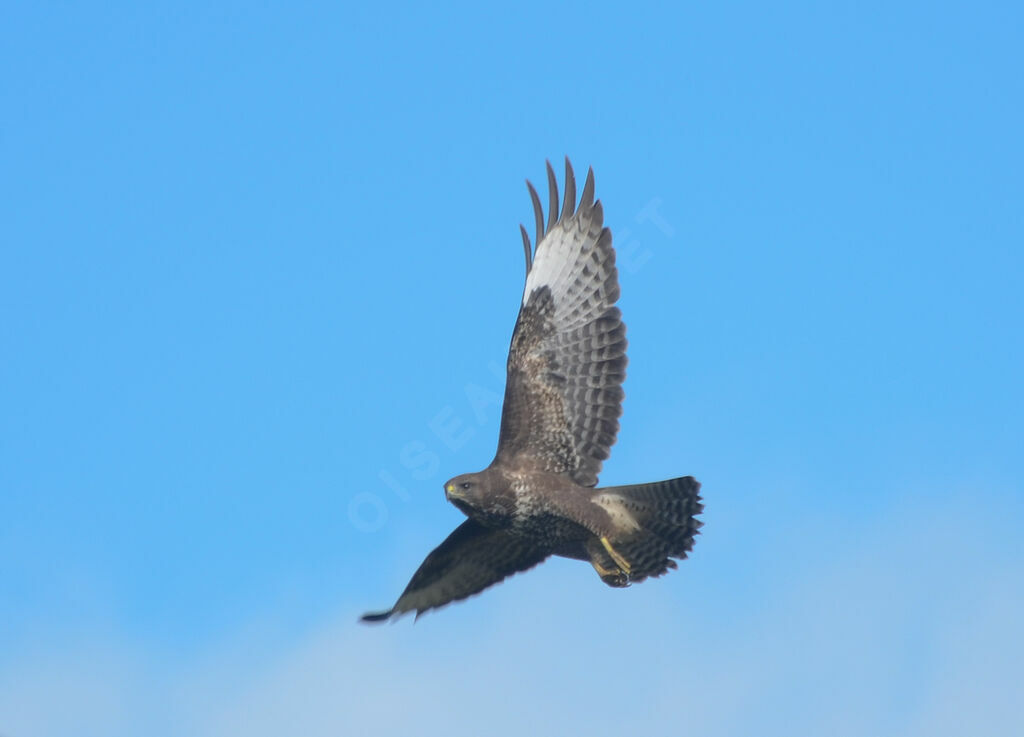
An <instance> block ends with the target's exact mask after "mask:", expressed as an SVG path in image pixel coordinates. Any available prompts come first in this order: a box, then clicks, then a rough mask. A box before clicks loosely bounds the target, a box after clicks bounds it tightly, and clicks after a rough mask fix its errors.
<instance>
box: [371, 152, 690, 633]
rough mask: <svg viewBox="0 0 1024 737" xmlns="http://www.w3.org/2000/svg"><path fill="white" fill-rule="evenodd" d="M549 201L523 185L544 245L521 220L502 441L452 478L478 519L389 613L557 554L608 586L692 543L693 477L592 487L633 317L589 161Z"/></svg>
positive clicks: (460, 594) (451, 539)
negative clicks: (522, 262) (522, 268)
mask: <svg viewBox="0 0 1024 737" xmlns="http://www.w3.org/2000/svg"><path fill="white" fill-rule="evenodd" d="M547 177H548V193H549V207H548V217H547V221H546V223H545V218H544V212H543V209H542V207H541V204H540V197H539V196H538V194H537V191H536V190H535V189H534V188H533V185H532V184H530V183H529V182H527V183H526V184H527V188H528V189H529V192H530V199H531V201H532V202H533V209H534V215H535V219H536V229H537V237H536V243H537V247H536V251H534V250H533V249H532V248H531V245H530V238H529V236H528V235H527V232H526V229H525V228H523V227H522V226H520V229H521V231H522V237H523V247H524V250H525V255H526V270H527V275H526V286H525V288H524V290H523V302H522V305H521V307H520V310H519V318H518V320H517V321H516V327H515V331H514V332H513V334H512V345H511V346H510V348H509V355H508V377H507V381H506V385H505V404H504V407H503V409H502V416H501V431H500V434H499V437H498V452H497V454H496V455H495V457H494V460H493V461H492V462H491V465H490V466H489V467H488V468H486V469H485V470H483V471H480V472H479V473H471V474H464V475H462V476H456V477H455V478H453V479H451V480H450V481H448V482H447V483H446V484H445V495H446V496H447V498H448V500H449V501H451V502H452V503H453V504H454V505H455V506H456V507H458V508H459V509H460V510H461V511H462V512H463V513H465V514H466V516H467V517H468V518H469V519H467V520H466V521H465V522H463V523H462V524H461V525H460V526H459V527H458V528H457V529H456V530H455V531H454V532H453V533H452V534H451V535H449V536H448V538H447V539H446V540H445V541H444V542H443V543H441V545H440V546H438V547H437V548H436V549H435V550H434V551H433V552H432V553H430V555H428V556H427V558H426V560H424V561H423V563H422V565H420V567H419V569H418V570H417V571H416V573H415V574H414V575H413V577H412V580H411V581H410V582H409V585H408V586H407V587H406V589H405V591H404V592H403V593H402V595H401V596H400V597H399V599H398V601H397V602H396V603H395V606H394V607H392V608H391V609H389V610H387V611H384V612H380V613H376V614H367V615H365V616H364V617H363V620H364V621H381V620H385V619H389V618H391V617H393V616H397V615H400V614H403V613H405V612H409V611H413V610H415V611H416V615H417V617H418V616H419V615H420V614H422V613H423V612H425V611H427V610H428V609H434V608H436V607H440V606H444V605H445V604H447V603H449V602H452V601H457V600H459V599H464V598H466V597H467V596H471V595H472V594H475V593H478V592H480V591H482V590H483V589H485V588H487V587H488V586H491V585H493V584H495V583H498V582H499V581H501V580H503V579H504V578H506V577H507V576H509V575H511V574H513V573H516V572H518V571H525V570H527V569H528V568H532V567H533V566H535V565H537V564H538V563H540V562H541V561H543V560H544V559H545V558H547V557H548V556H549V555H561V556H564V557H567V558H576V559H579V560H585V561H588V562H590V563H591V565H593V567H594V569H595V570H596V571H597V573H598V575H599V576H600V577H601V580H602V581H604V582H605V583H607V584H608V585H610V586H628V585H629V584H630V583H635V582H639V581H642V580H644V579H645V578H647V577H648V576H659V575H661V574H662V573H664V572H665V571H667V570H669V569H670V568H675V567H676V563H675V561H674V560H673V559H682V558H685V557H686V554H687V553H688V552H689V551H690V550H691V548H692V547H693V541H694V536H695V535H696V534H697V530H698V528H699V527H700V526H701V523H700V522H698V521H697V519H696V515H698V514H699V513H700V512H701V511H702V509H703V506H702V504H701V499H700V496H699V491H700V484H699V483H698V482H697V481H696V480H694V479H693V477H691V476H686V477H683V478H677V479H671V480H669V481H660V482H655V483H651V484H640V485H635V486H616V487H606V488H601V489H598V488H594V487H595V486H596V485H597V478H598V474H599V473H600V471H601V464H602V463H603V462H604V461H605V460H606V459H607V458H608V455H609V452H610V449H611V446H612V444H613V443H614V442H615V437H616V434H617V433H618V431H619V416H620V415H621V414H622V397H623V391H622V382H623V380H624V379H625V377H626V326H625V325H624V324H623V322H622V316H621V313H620V312H619V309H618V308H617V307H615V302H616V300H618V298H619V282H618V271H617V270H616V268H615V251H614V250H613V248H612V237H611V231H610V230H608V228H605V227H603V221H604V213H603V210H602V207H601V203H600V201H595V200H594V172H593V170H590V171H588V172H587V179H586V182H585V184H584V185H583V193H582V196H581V198H580V202H579V206H578V207H577V205H576V180H575V177H574V175H573V171H572V167H571V166H570V164H569V160H568V159H566V161H565V197H564V200H563V203H562V207H561V212H559V205H558V185H557V183H556V181H555V173H554V170H552V168H551V164H550V163H549V164H548V165H547Z"/></svg>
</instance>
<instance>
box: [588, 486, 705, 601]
mask: <svg viewBox="0 0 1024 737" xmlns="http://www.w3.org/2000/svg"><path fill="white" fill-rule="evenodd" d="M594 500H595V501H597V502H598V503H600V504H601V505H602V506H603V507H605V508H606V509H608V510H609V512H610V513H611V514H612V517H613V519H615V518H617V519H619V520H621V521H623V523H622V527H623V529H624V534H623V535H622V536H621V537H620V538H619V539H616V540H615V548H616V549H617V550H618V551H619V553H621V554H622V556H623V557H624V558H626V560H628V561H629V563H630V573H629V581H630V582H639V581H642V580H644V579H645V578H647V577H648V576H660V575H661V574H663V573H665V572H666V571H668V570H669V569H672V568H675V567H676V563H675V561H674V560H672V559H673V558H677V559H679V560H682V559H684V558H686V555H687V553H689V552H690V550H692V549H693V543H694V537H695V536H696V535H697V534H698V532H699V530H700V527H701V526H702V523H701V522H700V521H699V520H698V519H697V515H699V514H700V513H701V512H702V511H703V510H704V505H703V504H702V503H701V498H700V482H698V481H697V480H696V479H695V478H693V477H692V476H684V477H682V478H677V479H669V480H667V481H657V482H654V483H651V484H635V485H631V486H612V487H607V488H603V489H598V490H597V493H596V495H595V497H594Z"/></svg>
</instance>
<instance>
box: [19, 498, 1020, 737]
mask: <svg viewBox="0 0 1024 737" xmlns="http://www.w3.org/2000/svg"><path fill="white" fill-rule="evenodd" d="M959 501H961V502H962V501H964V500H959ZM965 508H966V505H964V504H959V503H958V504H955V505H954V504H952V503H950V504H949V505H948V506H944V507H942V508H940V509H937V510H934V511H933V512H931V514H930V516H928V517H927V518H923V517H921V516H920V509H919V508H915V509H908V510H907V511H906V513H905V514H902V515H890V516H889V518H888V521H887V522H883V523H881V524H875V525H869V524H865V528H864V534H863V536H862V537H861V538H860V539H859V540H858V545H857V547H856V549H851V550H849V551H848V552H847V553H845V554H839V555H837V556H836V557H835V558H833V559H831V560H823V561H821V563H820V565H817V566H810V567H807V568H801V569H800V570H801V571H803V572H804V573H803V574H802V575H801V576H800V577H799V578H797V579H795V580H787V579H786V577H785V576H784V575H783V576H777V577H776V578H777V580H775V581H774V582H773V587H772V595H771V596H770V597H768V598H767V600H766V603H765V605H764V606H763V607H761V608H759V609H757V610H747V611H743V610H742V607H743V606H747V604H746V602H744V600H743V598H742V597H737V598H736V600H735V602H733V604H734V607H735V609H736V610H737V611H734V612H733V616H730V617H728V618H726V619H716V616H715V615H713V614H711V613H710V611H711V610H710V609H709V608H707V607H705V606H704V603H705V602H704V600H703V599H702V596H703V595H705V594H706V592H703V591H702V590H701V589H700V586H699V581H698V579H697V578H696V577H692V576H691V577H687V575H686V573H684V571H685V567H684V569H683V570H681V571H680V572H677V573H675V574H673V575H672V576H670V577H669V578H668V579H664V580H662V581H657V582H652V583H646V584H644V585H642V586H638V587H634V588H632V589H630V590H629V591H626V592H623V591H614V590H611V589H607V588H604V587H601V586H599V585H595V584H596V583H597V582H596V579H593V577H592V576H591V575H580V574H582V573H583V571H584V567H583V566H578V565H574V564H573V563H572V562H557V561H556V562H554V563H553V564H547V565H546V566H544V567H542V568H541V569H538V570H537V571H536V572H533V573H531V574H529V575H528V576H523V577H519V578H516V579H514V580H513V581H512V582H510V583H508V584H505V585H504V586H502V587H499V588H498V589H495V590H493V591H491V592H488V594H487V595H486V596H485V597H482V598H478V599H475V600H473V601H472V602H471V603H468V604H463V605H461V606H455V607H452V608H449V609H447V610H445V611H444V612H441V613H437V614H434V615H432V616H428V617H426V618H424V619H423V620H422V621H421V622H419V623H418V624H416V625H415V626H413V623H412V622H411V620H409V619H406V620H402V621H400V622H398V623H397V624H394V625H387V626H383V627H364V626H361V625H358V624H356V622H355V618H356V614H357V612H355V611H350V612H345V613H344V614H343V616H340V617H339V619H338V621H336V622H333V623H331V624H327V625H325V626H323V627H321V628H320V629H318V630H316V631H313V632H310V633H308V634H307V635H306V636H304V637H302V638H300V639H299V640H297V641H292V642H291V643H290V644H289V645H287V646H282V647H277V648H276V649H275V648H270V649H269V651H268V647H267V645H266V642H267V637H266V636H265V631H253V632H250V633H248V634H246V635H243V636H240V637H239V638H237V639H236V640H235V641H233V642H232V643H231V644H230V645H225V646H224V647H222V648H221V650H220V652H218V653H210V654H208V655H207V656H206V657H204V658H203V659H202V661H201V662H193V663H191V664H190V665H188V666H186V667H183V668H172V669H168V668H167V667H166V666H162V665H161V661H160V658H159V657H157V656H155V655H154V654H152V653H148V654H147V653H146V652H145V651H143V650H140V649H139V648H135V647H132V646H130V645H128V644H126V643H120V644H119V645H115V646H108V647H96V646H93V647H91V648H89V649H79V650H76V651H70V652H53V653H50V654H49V655H47V656H46V657H42V658H34V659H29V660H21V661H17V662H14V663H10V664H8V665H7V666H5V667H4V668H3V669H2V671H0V732H4V733H6V734H7V735H9V737H34V736H38V737H48V736H49V735H68V734H75V735H76V736H79V735H86V736H87V735H92V734H96V735H99V734H103V735H107V736H108V737H110V736H116V735H119V734H124V735H128V734H133V735H137V734H147V735H160V734H188V735H198V736H200V737H203V736H204V735H210V736H211V737H212V736H214V735H218V736H219V735H225V734H244V735H246V737H262V736H263V735H267V736H268V737H269V736H270V735H273V736H274V737H280V735H282V734H301V735H304V736H305V737H317V736H318V735H339V734H340V735H344V734H385V735H386V734H395V735H408V734H433V733H444V734H446V735H453V736H457V735H478V734H481V733H489V734H498V735H500V734H516V735H521V734H523V733H531V734H566V733H586V734H588V735H591V736H592V737H601V736H602V735H621V734H645V735H662V734H664V735H670V734H671V735H676V734H680V733H694V734H701V735H719V734H721V735H726V734H759V735H772V734H786V735H789V734H794V733H797V734H799V733H805V734H814V733H828V734H835V735H851V736H852V735H857V736H858V737H862V736H863V735H864V734H872V735H886V734H894V735H895V734H900V735H905V734H911V735H915V734H916V735H922V737H923V736H924V735H928V736H929V737H936V736H938V737H941V736H942V735H954V734H964V733H974V734H985V733H988V734H996V733H1003V734H1007V733H1013V732H1015V731H1016V732H1019V731H1021V730H1022V729H1024V713H1022V710H1021V707H1020V706H1019V700H1018V694H1017V690H1018V689H1019V683H1020V678H1019V673H1020V665H1019V664H1020V663H1021V662H1024V644H1022V643H1024V639H1022V638H1021V637H1020V636H1019V622H1021V621H1024V590H1022V584H1021V582H1022V581H1024V561H1022V560H1021V559H1020V557H1019V556H1014V555H1012V554H1009V555H1008V554H1007V551H1008V550H1010V548H1009V547H1008V546H1007V545H1006V544H1005V543H1004V539H1005V538H1006V536H1008V535H1012V534H1014V532H1015V528H1014V523H1013V521H1012V520H1009V521H1005V520H1004V521H1000V519H999V518H998V516H997V515H991V514H989V515H984V514H980V513H978V512H964V511H962V510H963V509H965ZM808 554H809V555H810V554H812V553H811V552H810V551H809V552H808ZM694 563H695V564H699V561H694ZM808 571H810V573H808ZM587 573H588V574H589V571H587ZM727 603H728V602H727ZM721 607H722V602H718V603H717V604H716V607H715V608H714V609H715V611H721ZM271 639H273V638H271Z"/></svg>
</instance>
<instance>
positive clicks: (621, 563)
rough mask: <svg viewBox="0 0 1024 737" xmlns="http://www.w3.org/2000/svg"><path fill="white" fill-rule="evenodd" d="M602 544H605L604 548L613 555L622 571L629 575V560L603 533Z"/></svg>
mask: <svg viewBox="0 0 1024 737" xmlns="http://www.w3.org/2000/svg"><path fill="white" fill-rule="evenodd" d="M601 544H602V545H604V549H605V550H607V551H608V555H610V556H611V557H612V560H614V561H615V565H617V566H618V567H619V568H621V569H622V572H623V573H625V574H626V575H627V576H628V575H629V574H630V572H631V567H630V565H629V561H628V560H626V559H625V558H623V557H622V555H621V554H620V553H619V551H618V550H616V549H615V548H613V547H612V544H611V542H610V541H609V540H608V538H607V537H604V536H603V535H602V536H601ZM595 567H596V565H595ZM599 572H600V571H599Z"/></svg>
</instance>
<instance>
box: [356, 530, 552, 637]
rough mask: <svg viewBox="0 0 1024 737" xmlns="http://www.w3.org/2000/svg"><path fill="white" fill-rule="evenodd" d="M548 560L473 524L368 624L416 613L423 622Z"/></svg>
mask: <svg viewBox="0 0 1024 737" xmlns="http://www.w3.org/2000/svg"><path fill="white" fill-rule="evenodd" d="M547 556H548V554H547V553H544V552H541V551H539V550H538V549H537V548H535V547H534V546H533V545H531V544H530V543H529V541H527V540H526V539H525V538H522V537H519V536H516V535H512V534H510V533H508V532H506V531H504V530H492V529H489V528H487V527H484V526H483V525H481V524H480V523H478V522H474V521H473V520H471V519H468V520H466V521H465V522H463V523H462V524H461V525H459V526H458V527H457V528H455V531H454V532H453V533H452V534H451V535H449V536H448V537H447V539H446V540H445V541H444V542H443V543H441V544H440V545H438V546H437V548H435V549H434V551H433V552H432V553H431V554H430V555H428V556H427V558H426V560H424V561H423V563H422V564H421V565H420V567H419V569H418V570H417V571H416V573H415V574H413V577H412V580H411V581H409V585H408V586H406V588H405V591H403V592H402V595H401V596H400V597H398V601H397V602H396V603H395V605H394V606H393V607H392V608H391V609H389V610H388V611H386V612H377V613H372V614H365V615H363V621H364V622H381V621H384V620H386V619H390V618H391V617H394V616H398V615H400V614H404V613H405V612H409V611H412V610H413V609H415V610H416V617H417V618H419V616H420V615H421V614H423V612H425V611H427V610H428V609H436V608H437V607H442V606H444V605H445V604H449V603H451V602H453V601H458V600H459V599H465V598H466V597H467V596H472V595H473V594H476V593H479V592H481V591H483V590H484V589H486V588H487V587H488V586H492V585H494V584H496V583H498V582H499V581H502V580H503V579H505V578H507V577H508V576H511V575H512V574H513V573H518V572H519V571H525V570H526V569H528V568H533V566H535V565H537V564H538V563H540V562H541V561H543V560H544V559H545V558H546V557H547Z"/></svg>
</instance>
